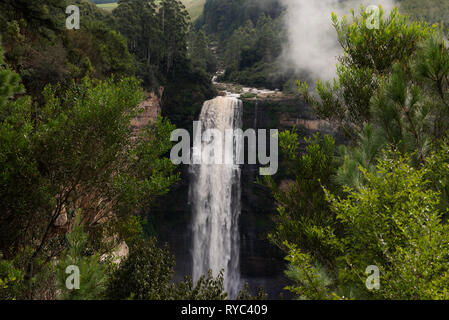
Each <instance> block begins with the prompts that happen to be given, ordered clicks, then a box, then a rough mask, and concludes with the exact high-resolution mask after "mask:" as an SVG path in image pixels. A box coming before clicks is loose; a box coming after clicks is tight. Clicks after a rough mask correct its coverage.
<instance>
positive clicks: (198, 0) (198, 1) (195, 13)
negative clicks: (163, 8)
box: [97, 0, 206, 21]
mask: <svg viewBox="0 0 449 320" xmlns="http://www.w3.org/2000/svg"><path fill="white" fill-rule="evenodd" d="M181 1H182V3H184V5H185V6H186V8H187V11H188V12H189V14H190V17H191V19H192V21H195V20H196V19H197V18H198V17H199V16H200V15H201V13H202V12H203V8H204V3H205V2H206V0H181ZM97 6H98V7H99V8H102V9H105V10H107V11H112V10H113V9H114V8H116V7H117V3H106V4H97Z"/></svg>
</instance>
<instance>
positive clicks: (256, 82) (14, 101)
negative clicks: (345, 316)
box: [0, 0, 449, 301]
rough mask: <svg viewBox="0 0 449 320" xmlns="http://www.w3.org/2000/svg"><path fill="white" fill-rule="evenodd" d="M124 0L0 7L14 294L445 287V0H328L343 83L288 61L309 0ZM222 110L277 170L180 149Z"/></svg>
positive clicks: (443, 296) (0, 148) (4, 289)
mask: <svg viewBox="0 0 449 320" xmlns="http://www.w3.org/2000/svg"><path fill="white" fill-rule="evenodd" d="M112 2H114V1H108V0H98V1H87V0H43V1H31V0H3V1H1V2H0V300H229V299H230V300H253V301H255V300H259V301H260V300H266V299H293V300H447V299H449V224H448V217H449V44H448V42H447V38H448V35H449V32H448V29H447V27H446V25H445V23H446V22H447V21H448V20H449V10H447V9H449V1H447V0H432V1H418V0H416V1H415V0H400V1H393V0H391V1H380V2H381V3H382V4H384V3H389V4H390V3H391V6H387V5H386V6H383V5H381V6H379V7H378V8H379V11H378V24H377V25H376V27H374V28H373V27H372V25H371V24H370V23H371V22H372V12H370V11H367V10H366V6H363V5H361V3H360V1H353V0H348V1H325V2H326V3H327V4H329V6H330V7H332V6H335V8H334V7H332V8H330V9H332V10H331V11H330V12H329V15H328V16H326V17H325V18H326V19H327V21H328V23H329V26H331V28H332V37H333V40H334V42H335V44H336V46H337V47H338V48H336V49H338V50H339V52H340V55H339V56H338V57H335V60H334V62H335V63H333V64H332V65H331V66H329V68H330V69H332V70H334V69H335V72H334V76H333V78H332V79H331V80H329V79H326V78H322V79H320V78H318V79H316V78H315V77H314V74H311V73H310V72H308V69H301V68H300V67H297V66H293V65H290V64H289V63H288V62H287V61H291V60H286V58H285V57H286V54H287V53H286V52H287V50H286V48H287V47H288V45H290V42H291V39H292V37H291V34H290V33H291V30H290V29H289V25H291V24H288V23H286V21H287V20H288V19H290V18H289V17H291V15H290V14H291V13H292V11H293V10H307V9H308V8H310V6H312V7H313V5H311V3H312V1H310V0H298V3H300V5H294V4H292V1H289V0H265V1H259V0H206V1H193V0H192V1H180V0H119V1H117V3H116V6H114V7H113V8H112V9H105V8H102V7H101V6H98V5H102V4H109V3H112ZM114 3H115V2H114ZM69 5H75V6H76V7H78V8H79V17H80V21H79V23H80V28H79V29H68V28H67V26H66V20H67V19H68V16H69V15H70V14H69V13H68V12H66V8H67V6H69ZM189 12H190V14H189ZM341 12H344V14H341ZM317 14H321V15H322V14H327V11H323V12H321V13H317ZM299 31H300V32H301V33H308V32H309V31H308V30H299ZM312 45H313V44H312V43H311V44H310V46H312ZM323 50H324V49H323ZM293 59H295V57H293ZM311 61H312V57H311ZM300 62H301V63H298V65H303V64H304V61H300ZM305 63H306V64H307V61H305ZM310 65H311V66H313V63H312V62H310ZM236 96H237V98H236ZM216 99H218V100H216ZM220 99H222V100H220ZM227 99H230V100H227ZM211 101H212V102H211ZM214 101H215V103H214ZM217 101H218V102H217ZM223 101H225V102H226V101H227V102H229V101H231V102H229V103H228V104H226V103H225V102H223ZM208 102H210V103H209V104H208ZM227 105H230V106H232V108H233V109H232V111H233V112H234V113H233V114H232V115H229V114H228V113H226V112H225V111H223V110H221V109H212V108H213V107H217V108H218V107H220V108H224V107H223V106H227ZM142 106H144V107H143V109H144V110H143V109H142ZM147 106H150V108H153V107H154V108H155V109H157V110H158V111H157V112H155V115H154V116H152V119H151V120H149V121H145V123H144V124H142V125H141V122H142V119H144V118H145V117H148V115H147V112H150V111H151V112H152V111H153V110H147V109H145V108H147ZM206 106H208V108H209V109H207V108H206ZM238 108H240V109H238ZM237 109H238V110H237ZM216 110H219V111H216ZM220 110H221V111H220ZM236 110H237V111H236ZM239 110H240V111H239ZM217 112H223V114H219V115H218V116H217V115H216V114H215V113H217ZM214 116H215V117H216V118H213V117H214ZM225 116H232V117H234V118H232V119H231V121H228V122H230V123H231V124H232V125H235V126H237V125H238V124H239V123H240V128H243V129H259V130H260V129H276V130H278V132H279V133H278V135H277V136H276V139H277V140H276V141H278V142H279V172H278V173H277V174H275V175H271V176H269V175H266V176H258V175H257V174H254V172H258V169H259V167H260V165H259V166H257V165H255V166H249V165H244V166H242V167H239V168H236V167H233V168H232V170H233V171H232V170H231V169H229V168H228V169H229V170H228V171H226V170H227V168H226V167H220V169H217V168H211V167H210V166H206V165H202V164H201V165H200V167H195V166H191V167H189V166H187V165H180V164H179V163H174V162H173V161H172V160H171V158H170V152H171V150H172V148H173V146H174V140H173V138H172V136H173V134H172V133H173V132H174V131H175V129H186V130H187V131H188V132H191V131H192V126H193V123H194V121H197V120H198V119H203V122H206V121H204V119H205V118H206V117H209V118H208V119H209V120H210V121H209V122H210V123H209V122H208V123H206V124H204V125H211V126H212V125H215V126H216V127H217V128H218V127H219V125H221V124H222V122H223V123H224V122H225V120H223V119H224V117H225ZM237 117H240V118H237ZM220 121H221V122H220ZM324 126H325V127H326V128H327V129H322V128H324ZM240 128H239V129H240ZM203 143H205V142H204V141H203ZM261 144H263V143H261V142H260V141H259V146H260V145H261ZM226 179H228V180H226ZM201 183H203V184H201ZM200 186H202V188H203V189H204V190H203V189H201V190H199V187H200ZM213 188H217V191H216V192H217V193H215V190H209V189H213ZM220 192H221V193H222V194H229V199H224V197H222V198H220V200H219V202H214V201H215V200H214V199H215V198H214V197H215V195H216V194H219V193H220ZM226 192H227V193H226ZM202 193H203V194H202ZM202 196H204V199H206V200H204V199H203V198H202ZM201 199H203V200H201ZM228 200H229V202H226V201H228ZM217 201H218V200H217ZM217 206H218V209H217ZM228 207H229V208H228ZM198 208H203V209H201V210H203V211H204V212H201V213H202V214H204V216H205V217H206V218H204V220H205V221H206V222H204V221H203V223H204V224H205V225H206V226H207V227H204V229H201V230H200V231H198V228H202V227H201V226H202V224H201V223H199V220H198V219H200V218H201V217H203V216H202V215H201V214H200V213H199V212H197V211H201V210H200V209H198ZM214 208H215V209H214ZM208 210H209V211H208ZM217 210H218V211H217ZM248 211H251V212H250V214H249V213H248ZM218 213H220V214H222V215H228V216H226V217H221V218H223V219H224V220H219V221H221V222H223V221H224V222H223V223H222V224H220V225H219V226H220V228H218V230H219V231H217V232H219V233H217V234H215V233H213V232H215V231H214V230H215V229H214V223H215V224H219V223H218V222H213V221H215V220H213V218H212V216H213V215H214V214H218ZM208 214H209V215H210V217H209V218H207V215H208ZM225 218H226V219H228V218H229V219H230V220H226V219H225ZM195 219H197V220H195ZM211 221H212V222H211ZM224 229H229V230H227V232H228V233H226V234H225V233H223V232H224V231H223V230H224ZM211 230H212V231H211ZM225 231H226V230H225ZM208 232H209V233H211V234H205V233H208ZM220 232H221V233H220ZM220 235H221V236H222V237H223V239H221V238H220ZM225 236H226V238H225ZM208 237H209V238H208ZM217 237H218V238H220V239H218V240H220V241H221V242H219V243H221V244H222V243H224V244H223V247H224V248H225V249H226V250H228V251H225V252H215V254H221V255H222V256H223V257H225V258H226V259H228V260H224V262H223V263H222V260H220V263H221V264H220V263H217V262H216V261H212V260H213V257H214V253H213V252H212V251H213V250H214V249H215V251H217V249H216V247H213V245H212V241H213V240H214V239H215V240H217V239H216V238H217ZM228 238H229V239H228ZM198 239H203V240H202V242H201V243H200V245H198V241H199V240H198ZM204 239H209V241H208V240H204ZM195 241H196V242H195ZM209 242H210V243H211V244H209V246H210V247H211V248H210V252H206V253H204V254H203V255H201V254H196V253H195V252H196V250H205V248H206V247H208V243H209ZM195 246H196V247H195ZM228 247H229V248H228ZM220 248H221V247H220ZM225 249H223V250H225ZM239 249H240V251H239ZM218 251H220V250H218ZM180 252H183V253H182V255H180V254H181V253H180ZM178 253H179V254H178ZM195 257H203V258H202V259H204V261H197V260H198V259H197V260H195ZM207 259H209V260H208V261H206V260H207ZM220 259H224V258H220ZM185 260H189V261H191V262H185V265H183V263H184V261H185ZM198 264H201V268H198V267H197V266H198ZM217 265H219V266H218V267H217ZM204 266H205V268H206V269H209V270H208V271H206V272H204V273H202V274H200V275H198V274H197V273H195V270H196V269H195V268H197V269H201V270H203V269H204ZM231 267H232V268H234V269H235V270H234V271H233V272H234V273H236V274H231V270H230V269H231ZM217 268H218V269H217ZM228 269H229V270H228ZM73 270H75V272H74V273H73ZM254 270H256V271H257V272H258V274H259V273H260V275H261V276H258V277H254V278H251V277H249V276H246V275H247V274H249V273H251V272H256V271H254ZM267 270H268V271H267ZM77 274H78V277H77ZM79 275H81V276H79ZM236 275H237V276H236ZM231 278H232V279H231ZM262 278H263V279H262ZM236 279H238V280H236ZM260 279H262V280H260ZM69 280H70V281H69ZM72 280H73V282H71V281H72ZM69 282H70V283H69ZM231 282H232V286H231V285H230V284H231ZM69 284H70V285H71V286H70V285H69ZM234 285H235V286H234ZM231 287H232V288H234V287H235V288H238V290H237V291H236V292H232V291H231Z"/></svg>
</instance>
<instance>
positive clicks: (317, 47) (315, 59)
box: [281, 0, 395, 80]
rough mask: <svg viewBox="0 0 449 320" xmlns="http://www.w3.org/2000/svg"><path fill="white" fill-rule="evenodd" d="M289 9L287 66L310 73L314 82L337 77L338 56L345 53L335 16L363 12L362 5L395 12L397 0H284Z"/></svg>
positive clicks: (284, 59) (283, 56) (287, 14)
mask: <svg viewBox="0 0 449 320" xmlns="http://www.w3.org/2000/svg"><path fill="white" fill-rule="evenodd" d="M281 2H282V3H283V5H284V6H285V7H286V8H287V12H286V15H285V25H286V29H287V31H288V39H289V41H288V43H286V45H285V47H284V53H283V55H282V59H283V65H284V66H285V67H286V68H288V69H290V68H294V69H295V71H297V72H305V73H307V74H308V75H309V76H310V77H311V78H312V79H313V80H317V79H322V80H330V79H332V78H333V77H334V76H335V71H336V68H335V65H336V63H337V57H338V56H340V55H341V54H342V51H341V47H340V46H339V44H338V42H337V33H336V31H335V29H334V28H333V27H332V23H331V13H332V12H335V13H336V14H337V15H338V17H339V18H340V17H342V16H343V15H349V14H350V9H351V8H353V9H355V10H356V12H357V10H359V7H360V5H361V4H363V5H364V6H365V8H366V7H368V6H370V5H381V6H382V7H383V8H384V9H386V10H387V11H389V10H391V9H392V8H393V7H394V5H395V2H394V0H362V1H361V0H348V1H344V2H342V1H339V0H319V1H317V0H281Z"/></svg>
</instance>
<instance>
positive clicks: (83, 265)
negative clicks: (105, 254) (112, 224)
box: [58, 212, 108, 300]
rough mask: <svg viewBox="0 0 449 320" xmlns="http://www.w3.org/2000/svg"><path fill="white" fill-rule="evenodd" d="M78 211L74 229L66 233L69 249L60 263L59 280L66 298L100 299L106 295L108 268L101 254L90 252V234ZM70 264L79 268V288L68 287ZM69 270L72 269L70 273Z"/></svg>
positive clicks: (63, 295)
mask: <svg viewBox="0 0 449 320" xmlns="http://www.w3.org/2000/svg"><path fill="white" fill-rule="evenodd" d="M80 219H81V214H80V212H79V213H78V215H77V217H76V220H75V224H74V226H73V230H72V231H71V232H70V233H68V234H67V235H66V238H67V242H68V249H67V250H66V251H65V252H64V253H63V254H62V257H61V260H60V262H59V265H58V282H59V289H60V290H61V294H60V296H59V297H58V298H59V299H64V300H98V299H101V298H103V297H104V291H105V289H106V283H107V279H108V277H107V268H106V265H105V264H102V263H101V262H100V255H99V254H91V255H90V254H89V253H88V237H89V236H88V234H87V233H86V232H84V228H83V226H82V225H81V223H80ZM70 266H75V267H76V268H78V269H79V276H80V281H79V289H76V288H75V289H68V288H67V286H66V284H67V281H69V280H70V279H69V280H67V278H68V277H69V276H70V272H73V269H70V268H69V267H70ZM67 271H70V272H69V274H68V273H67ZM69 282H70V281H69Z"/></svg>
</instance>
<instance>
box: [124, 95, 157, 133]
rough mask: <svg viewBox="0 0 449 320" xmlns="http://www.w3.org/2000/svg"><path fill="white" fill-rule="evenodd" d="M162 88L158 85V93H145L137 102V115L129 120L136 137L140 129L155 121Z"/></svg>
mask: <svg viewBox="0 0 449 320" xmlns="http://www.w3.org/2000/svg"><path fill="white" fill-rule="evenodd" d="M163 93H164V88H163V87H160V88H159V92H158V94H156V93H155V92H150V93H147V95H146V98H145V100H144V101H142V102H141V103H140V104H139V107H138V110H139V115H138V116H137V117H136V118H134V119H133V120H132V121H131V126H132V127H133V131H134V136H135V137H136V136H137V135H138V133H139V131H140V130H142V129H143V128H144V127H146V126H147V125H148V124H150V122H152V121H155V120H156V119H157V117H158V116H159V115H160V114H161V99H160V97H162V94H163Z"/></svg>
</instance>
